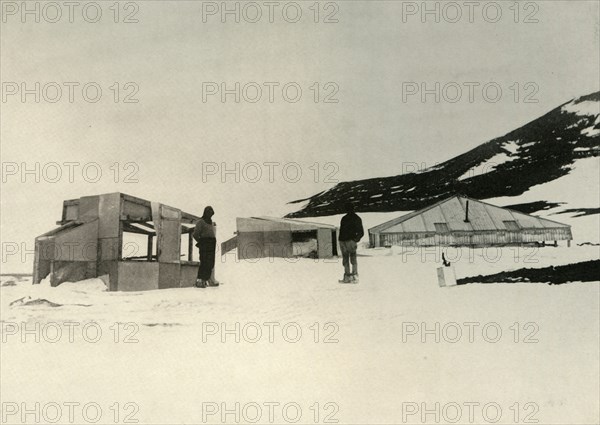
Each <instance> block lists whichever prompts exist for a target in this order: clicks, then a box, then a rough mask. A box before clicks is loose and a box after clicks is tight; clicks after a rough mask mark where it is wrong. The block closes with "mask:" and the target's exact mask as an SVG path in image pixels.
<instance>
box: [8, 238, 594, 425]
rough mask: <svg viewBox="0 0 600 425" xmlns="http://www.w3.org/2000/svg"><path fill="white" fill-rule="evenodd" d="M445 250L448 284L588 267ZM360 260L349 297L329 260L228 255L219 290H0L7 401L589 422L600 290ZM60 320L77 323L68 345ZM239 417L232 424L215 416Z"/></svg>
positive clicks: (280, 419) (148, 410) (514, 254)
mask: <svg viewBox="0 0 600 425" xmlns="http://www.w3.org/2000/svg"><path fill="white" fill-rule="evenodd" d="M445 252H446V255H447V257H448V258H450V259H451V260H453V262H454V263H455V267H456V274H457V276H458V277H464V276H472V275H476V274H481V273H483V274H491V273H494V272H496V271H499V270H510V269H518V268H522V267H543V266H547V265H558V264H567V263H570V262H574V261H583V260H585V259H595V258H598V247H597V246H573V247H571V248H566V247H564V246H560V247H558V248H554V247H546V248H541V249H538V250H535V249H533V248H519V249H517V248H503V249H492V248H490V249H488V250H468V249H461V250H458V249H456V250H453V251H452V250H446V251H445ZM360 254H361V255H360V257H359V267H360V278H361V281H360V284H358V285H341V284H338V283H337V281H338V279H339V278H340V277H341V274H342V266H341V262H340V261H339V260H338V259H333V260H310V259H299V260H284V259H274V260H269V259H261V260H260V261H255V262H251V261H249V260H244V261H236V259H235V256H233V255H228V256H226V257H223V258H222V261H224V262H221V263H218V264H217V276H218V278H219V279H220V280H222V281H223V282H224V284H223V285H222V286H221V287H219V288H207V289H195V288H186V289H168V290H158V291H147V292H120V293H119V292H106V291H105V290H103V289H104V288H105V287H104V284H103V282H102V280H100V279H91V280H88V281H82V282H77V283H65V284H63V285H60V286H59V287H56V288H50V287H48V286H47V285H45V284H41V285H35V286H33V285H30V281H28V280H25V281H18V280H17V279H10V278H3V281H2V285H3V286H2V287H0V300H1V301H0V302H1V312H2V317H1V319H2V330H3V343H2V345H1V350H2V352H1V356H0V361H1V362H2V371H3V374H2V375H3V376H2V382H1V387H0V389H1V393H2V398H3V400H25V401H27V400H31V401H32V403H33V401H34V400H37V401H39V400H45V401H46V403H47V404H48V403H52V402H57V403H62V402H65V401H69V402H79V403H81V405H84V404H85V403H87V402H89V401H90V400H93V401H94V402H96V403H98V404H99V405H100V406H101V408H102V409H103V410H102V411H103V416H102V418H103V419H104V421H102V422H100V423H114V421H113V416H112V415H113V413H114V412H113V411H112V410H110V406H111V405H113V404H114V403H115V402H119V403H121V404H120V405H119V406H120V407H119V409H120V413H121V420H122V419H123V417H124V416H125V414H127V413H132V412H133V411H134V410H132V409H134V405H127V407H126V408H125V403H127V402H131V403H135V407H137V408H139V410H136V411H135V415H134V416H132V417H134V418H137V419H138V420H139V421H140V423H152V424H175V423H177V424H178V423H188V424H191V423H194V424H200V423H238V422H239V423H248V422H250V421H248V419H254V418H255V417H257V416H256V414H255V413H256V409H255V408H256V406H257V405H258V406H260V407H261V410H260V411H259V413H260V415H261V416H260V418H259V420H258V423H269V409H268V408H267V407H265V404H264V403H267V405H269V404H268V403H279V405H277V407H273V409H274V410H273V411H272V412H271V413H272V414H273V416H272V419H274V421H273V423H282V424H284V423H291V421H288V420H287V419H292V418H294V417H296V416H297V415H295V413H294V410H286V412H285V413H286V414H287V416H284V412H283V410H282V409H283V406H284V405H285V406H287V407H286V408H289V406H294V409H295V408H296V406H298V407H299V408H300V409H301V416H300V419H299V420H298V422H297V423H302V424H308V423H315V422H316V421H315V416H314V415H315V414H316V413H315V411H316V412H318V413H319V416H318V422H319V423H324V420H325V418H326V417H327V418H329V419H337V420H338V421H339V423H342V424H348V423H353V424H358V423H378V424H396V423H436V422H435V419H436V418H435V416H434V415H433V414H429V416H426V417H425V418H424V420H423V418H422V417H421V412H420V409H421V407H423V408H426V409H433V410H434V411H435V409H436V407H435V406H436V404H435V403H436V402H437V403H439V405H438V410H439V415H440V417H439V422H440V423H447V422H450V421H447V420H448V419H454V417H456V415H455V413H452V412H454V411H452V412H451V409H450V407H452V406H455V404H456V403H458V405H459V406H460V407H461V411H460V413H461V416H460V418H459V420H458V423H469V415H468V408H467V407H466V405H465V404H464V403H471V402H472V403H479V404H478V406H479V407H475V408H474V409H475V410H474V419H475V420H474V423H485V422H486V420H485V417H484V416H483V415H484V412H483V411H482V406H484V405H486V404H489V403H493V406H499V407H500V409H501V411H500V419H499V422H498V423H514V422H515V421H514V415H515V411H514V410H515V403H519V404H518V405H517V406H519V407H518V409H517V413H518V414H519V415H520V416H519V418H520V419H519V420H520V421H523V418H524V417H525V416H526V415H527V414H532V415H533V416H531V418H535V419H537V420H538V421H539V423H543V424H564V423H577V424H593V423H597V419H598V415H599V413H600V412H599V407H598V400H599V399H600V393H599V384H600V383H599V378H598V377H599V373H600V371H599V365H598V358H599V347H600V341H599V335H600V324H599V317H600V309H599V295H600V292H599V289H600V287H599V285H598V283H570V284H564V285H554V286H548V285H546V284H496V285H478V284H470V285H461V286H458V287H452V288H440V287H439V286H438V284H437V277H436V267H437V263H438V261H439V258H436V256H437V257H439V255H440V252H439V250H437V251H436V250H427V251H422V252H415V251H414V250H408V249H405V250H401V249H399V248H392V249H375V250H361V252H360ZM9 281H12V283H10V282H9ZM28 297H29V298H28ZM34 300H38V302H37V303H31V301H34ZM43 300H47V301H48V302H49V303H46V302H44V301H43ZM15 301H17V302H16V303H15ZM27 302H29V303H28V304H27ZM51 303H54V304H56V305H60V306H54V307H52V306H51V305H52V304H51ZM11 304H12V305H11ZM65 322H77V323H78V325H74V324H71V325H70V326H71V327H72V329H73V330H74V332H73V342H69V332H68V331H69V329H70V328H69V327H68V325H65ZM115 322H120V323H121V324H120V325H115ZM86 323H87V324H88V325H87V328H86V332H85V333H84V332H83V327H84V325H85V324H86ZM236 323H238V324H239V325H237V326H238V328H237V330H236ZM36 324H37V326H39V330H38V331H37V332H36V331H35V329H36V328H35V326H36ZM25 327H26V328H25ZM24 329H29V330H30V333H29V334H27V333H24V332H23V331H24ZM57 329H58V331H57ZM98 329H99V330H100V331H101V335H100V337H99V338H98V341H97V342H90V341H92V340H94V339H96V335H97V332H96V331H97V330H98ZM283 329H285V332H284V331H283ZM484 329H485V331H484ZM117 330H118V332H117ZM227 330H228V332H226V331H227ZM498 330H499V331H500V332H499V333H498ZM271 331H272V332H271ZM298 332H301V333H298ZM36 334H37V336H38V337H39V339H40V341H39V342H35V341H34V339H35V336H36ZM57 335H60V337H58V336H57ZM22 338H24V340H25V342H23V341H22ZM57 338H58V340H56V339H57ZM86 338H87V339H88V340H86ZM222 338H224V341H225V342H222ZM236 338H238V339H239V342H236V341H235V339H236ZM115 339H116V340H117V341H118V342H115ZM270 339H271V340H270ZM422 339H424V341H425V342H422ZM53 340H56V341H55V342H51V341H53ZM294 340H297V342H293V341H294ZM436 340H437V342H436ZM125 341H129V342H125ZM135 341H137V342H135ZM325 341H327V342H325ZM17 384H18V385H17ZM167 394H168V395H169V397H166V395H167ZM575 395H576V396H575ZM165 400H169V402H168V403H166V402H165ZM236 402H237V403H239V408H238V409H239V412H238V417H236V414H235V413H230V414H229V415H225V416H224V417H223V416H221V415H222V413H223V410H222V409H230V410H231V411H233V412H235V410H236V407H235V406H236V404H235V403H236ZM221 403H225V404H221ZM289 403H295V404H293V405H292V404H289ZM315 403H319V405H318V408H317V407H315ZM327 403H330V404H327ZM332 403H333V404H332ZM415 403H416V404H415ZM422 403H425V404H424V405H422ZM526 403H530V404H528V405H527V407H525V405H526ZM531 403H533V404H531ZM42 406H43V405H42ZM215 406H216V409H217V410H216V411H215V410H214V409H215ZM271 406H275V405H274V404H273V405H271ZM414 406H417V407H418V409H419V410H418V411H417V413H411V412H413V410H411V409H413V408H414ZM511 406H512V410H511ZM488 408H489V406H488ZM244 409H245V410H244ZM253 409H254V410H253ZM211 412H213V413H211ZM409 413H410V414H409ZM492 413H493V410H490V411H488V413H487V414H488V416H487V417H494V415H493V414H492ZM48 414H49V413H48ZM75 414H76V415H77V410H75ZM203 415H204V416H203ZM328 415H329V416H328ZM403 415H404V416H403ZM76 417H77V416H76ZM32 418H33V416H31V418H30V419H32ZM286 418H287V419H286ZM403 418H404V419H403ZM63 419H64V421H61V423H67V422H68V421H67V420H66V419H68V417H67V415H66V409H65V411H64V413H63ZM236 420H237V421H238V422H236ZM7 423H20V417H19V416H18V415H15V416H10V417H8V418H7ZM79 423H85V422H79Z"/></svg>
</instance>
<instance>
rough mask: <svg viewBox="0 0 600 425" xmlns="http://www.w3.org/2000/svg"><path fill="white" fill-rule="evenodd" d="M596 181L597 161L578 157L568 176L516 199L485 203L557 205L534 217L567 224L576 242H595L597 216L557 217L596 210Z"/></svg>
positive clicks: (599, 196) (599, 235)
mask: <svg viewBox="0 0 600 425" xmlns="http://www.w3.org/2000/svg"><path fill="white" fill-rule="evenodd" d="M598 181H600V158H599V157H592V158H581V159H578V160H576V161H575V162H574V163H573V165H572V166H571V171H570V172H569V174H567V175H565V176H563V177H561V178H560V179H556V180H553V181H551V182H548V183H545V184H541V185H536V186H533V187H532V188H530V189H529V190H528V191H527V192H525V193H523V194H522V195H520V196H518V197H512V196H504V197H499V198H492V199H488V200H486V201H487V202H490V203H492V204H494V205H499V206H506V205H514V204H516V203H528V202H536V201H548V202H551V203H552V202H555V203H560V204H561V205H560V206H558V207H555V208H551V209H548V210H544V211H540V212H539V213H536V214H535V215H539V216H541V217H545V218H548V219H550V220H554V221H559V222H561V223H565V224H569V225H571V226H572V232H573V238H574V240H575V242H576V243H577V242H583V241H586V242H587V241H589V242H598V241H599V239H600V220H599V219H598V215H589V216H584V217H574V216H575V215H576V214H575V213H572V214H558V213H560V212H562V211H564V210H567V209H573V208H575V209H576V208H598V207H600V192H598Z"/></svg>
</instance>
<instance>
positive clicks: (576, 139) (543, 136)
mask: <svg viewBox="0 0 600 425" xmlns="http://www.w3.org/2000/svg"><path fill="white" fill-rule="evenodd" d="M599 147H600V92H596V93H592V94H589V95H587V96H582V97H580V98H578V99H575V100H572V101H570V102H567V103H565V104H563V105H560V106H559V107H557V108H556V109H553V110H552V111H550V112H548V113H547V114H545V115H543V116H541V117H540V118H538V119H536V120H534V121H532V122H530V123H528V124H526V125H524V126H522V127H520V128H518V129H516V130H514V131H512V132H510V133H508V134H506V135H504V136H502V137H498V138H496V139H493V140H490V141H489V142H486V143H483V144H482V145H479V146H477V147H476V148H474V149H472V150H470V151H468V152H465V153H464V154H462V155H459V156H457V157H455V158H452V159H450V160H448V161H446V162H444V163H442V164H439V165H437V166H435V167H431V168H429V169H426V170H424V171H421V172H416V173H409V174H402V175H398V176H393V177H380V178H371V179H367V180H357V181H350V182H341V183H338V184H337V185H336V186H334V187H333V188H331V189H330V190H327V191H325V192H321V193H318V194H316V195H313V196H311V197H309V198H305V199H299V200H296V201H293V202H291V203H305V202H308V203H307V204H306V205H305V206H304V207H303V208H302V209H300V210H299V211H296V212H293V213H290V214H288V215H287V217H314V216H323V215H333V214H339V213H343V212H344V203H345V202H346V201H347V200H349V199H350V200H352V201H353V202H354V203H355V204H356V208H357V211H358V212H387V211H409V210H416V209H419V208H423V207H426V206H428V205H431V204H432V203H434V202H436V201H439V200H441V199H444V198H446V197H449V196H451V195H454V194H464V195H467V196H470V197H473V198H477V199H487V198H496V197H501V196H518V195H521V194H522V193H524V192H525V191H527V190H528V189H529V188H530V187H532V186H534V185H539V184H544V183H547V182H550V181H553V180H555V179H559V178H561V177H563V176H565V175H566V174H568V173H569V171H570V167H569V166H570V165H572V164H573V163H574V162H575V161H576V160H577V159H578V158H582V157H589V156H598V155H599ZM540 201H543V200H540ZM515 204H518V199H516V200H515ZM520 207H522V208H523V209H524V210H525V211H526V212H528V213H531V212H535V211H536V210H538V209H546V208H548V206H547V205H544V203H543V202H541V203H539V204H538V205H533V204H532V203H530V204H522V205H520Z"/></svg>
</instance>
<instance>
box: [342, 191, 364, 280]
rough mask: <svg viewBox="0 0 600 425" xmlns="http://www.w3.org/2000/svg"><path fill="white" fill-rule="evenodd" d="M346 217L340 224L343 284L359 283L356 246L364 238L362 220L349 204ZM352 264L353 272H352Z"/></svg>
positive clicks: (347, 204)
mask: <svg viewBox="0 0 600 425" xmlns="http://www.w3.org/2000/svg"><path fill="white" fill-rule="evenodd" d="M345 207H346V215H345V216H343V217H342V221H341V223H340V236H339V241H340V249H341V250H342V258H343V261H342V263H343V265H344V279H343V280H341V281H340V282H342V283H358V263H357V261H356V245H357V243H358V242H359V241H360V239H361V238H362V237H363V236H364V234H365V231H364V229H363V225H362V220H361V219H360V217H359V216H358V215H356V213H355V212H354V205H352V203H350V202H348V203H346V205H345ZM350 264H352V270H350Z"/></svg>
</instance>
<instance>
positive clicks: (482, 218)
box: [369, 195, 571, 233]
mask: <svg viewBox="0 0 600 425" xmlns="http://www.w3.org/2000/svg"><path fill="white" fill-rule="evenodd" d="M467 202H468V203H469V221H468V222H465V218H466V212H467V208H466V205H467ZM507 221H508V222H516V224H517V226H518V227H519V228H521V229H543V228H548V229H550V228H553V229H556V228H570V227H571V226H569V225H567V224H563V223H559V222H557V221H552V220H548V219H546V218H541V217H536V216H533V215H528V214H525V213H522V212H519V211H514V210H511V209H508V208H502V207H499V206H496V205H492V204H488V203H486V202H482V201H480V200H478V199H472V198H468V197H466V196H458V195H455V196H452V197H450V198H447V199H444V200H442V201H439V202H436V203H435V204H433V205H430V206H429V207H427V208H424V209H422V210H418V211H414V212H412V213H410V214H406V215H403V216H401V217H398V218H395V219H393V220H390V221H388V222H385V223H383V224H380V225H379V226H375V227H372V228H371V229H369V232H371V233H413V232H432V233H434V232H436V229H435V223H446V224H447V225H448V228H449V230H450V231H463V232H477V231H489V230H498V231H505V230H510V229H509V228H508V227H507V224H506V223H505V222H507Z"/></svg>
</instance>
